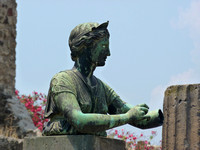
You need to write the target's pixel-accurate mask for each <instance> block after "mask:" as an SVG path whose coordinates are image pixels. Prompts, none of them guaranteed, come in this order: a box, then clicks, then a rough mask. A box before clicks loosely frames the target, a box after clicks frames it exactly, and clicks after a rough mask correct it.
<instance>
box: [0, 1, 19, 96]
mask: <svg viewBox="0 0 200 150" xmlns="http://www.w3.org/2000/svg"><path fill="white" fill-rule="evenodd" d="M16 6H17V4H16V1H15V0H0V90H1V91H3V92H4V93H6V94H9V95H13V94H14V90H15V74H16V73H15V68H16V65H15V47H16V41H15V38H16V22H17V12H16Z"/></svg>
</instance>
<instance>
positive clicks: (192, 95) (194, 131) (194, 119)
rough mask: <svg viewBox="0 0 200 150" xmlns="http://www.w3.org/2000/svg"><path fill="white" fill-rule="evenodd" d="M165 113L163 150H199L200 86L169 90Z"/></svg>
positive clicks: (165, 100)
mask: <svg viewBox="0 0 200 150" xmlns="http://www.w3.org/2000/svg"><path fill="white" fill-rule="evenodd" d="M163 112H164V118H165V119H164V124H163V132H162V147H163V150H199V149H200V84H192V85H177V86H171V87H169V88H167V90H166V91H165V98H164V106H163Z"/></svg>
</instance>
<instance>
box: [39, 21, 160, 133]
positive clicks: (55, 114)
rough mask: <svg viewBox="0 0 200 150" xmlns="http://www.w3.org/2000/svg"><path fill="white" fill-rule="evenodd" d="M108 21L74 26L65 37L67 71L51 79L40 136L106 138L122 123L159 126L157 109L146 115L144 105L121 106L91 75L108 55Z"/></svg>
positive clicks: (116, 96)
mask: <svg viewBox="0 0 200 150" xmlns="http://www.w3.org/2000/svg"><path fill="white" fill-rule="evenodd" d="M107 26H108V22H105V23H103V24H101V25H99V24H98V23H85V24H80V25H78V26H76V27H75V28H74V29H73V30H72V32H71V34H70V38H69V46H70V50H71V58H72V60H73V61H75V64H74V67H73V68H72V69H71V70H66V71H61V72H59V73H57V74H56V75H55V76H54V77H53V78H52V80H51V83H50V88H49V93H48V97H47V105H46V109H45V118H50V121H49V122H48V123H47V124H46V125H45V127H44V130H43V135H62V134H69V135H72V134H75V135H77V134H93V135H100V136H106V132H105V131H106V130H107V129H110V128H113V127H117V126H120V125H124V124H127V123H129V124H131V125H133V126H136V127H138V128H143V129H146V128H152V127H156V126H160V125H162V121H163V115H162V112H161V111H160V110H159V111H158V110H157V111H153V112H149V113H148V109H149V108H148V106H147V105H146V104H141V105H136V106H132V105H130V104H127V103H125V102H124V101H123V100H122V99H121V98H120V97H119V96H118V95H117V94H116V93H115V92H114V90H113V89H112V88H110V87H109V86H108V85H107V84H105V83H104V82H102V81H101V80H100V79H98V78H97V77H95V76H94V75H93V73H94V71H95V69H96V67H100V66H104V65H105V62H106V59H107V57H108V56H110V50H109V32H108V30H107Z"/></svg>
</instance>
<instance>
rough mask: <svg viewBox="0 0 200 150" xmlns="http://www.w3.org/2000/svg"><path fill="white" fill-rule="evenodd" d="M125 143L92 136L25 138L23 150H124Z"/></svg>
mask: <svg viewBox="0 0 200 150" xmlns="http://www.w3.org/2000/svg"><path fill="white" fill-rule="evenodd" d="M125 149H126V148H125V142H124V141H122V140H116V139H109V138H103V137H98V136H94V135H63V136H43V137H32V138H25V139H24V144H23V150H125Z"/></svg>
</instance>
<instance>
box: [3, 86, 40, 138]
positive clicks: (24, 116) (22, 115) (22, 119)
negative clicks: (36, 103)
mask: <svg viewBox="0 0 200 150" xmlns="http://www.w3.org/2000/svg"><path fill="white" fill-rule="evenodd" d="M0 112H1V113H0V134H2V135H4V136H8V137H15V138H20V139H21V138H24V137H25V136H36V135H38V133H40V132H39V131H37V130H36V127H35V126H34V124H33V121H32V119H31V117H30V114H29V113H28V111H27V109H26V108H25V107H24V104H22V103H21V102H20V101H19V100H18V99H17V98H15V97H12V96H9V95H5V94H4V93H2V90H0Z"/></svg>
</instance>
